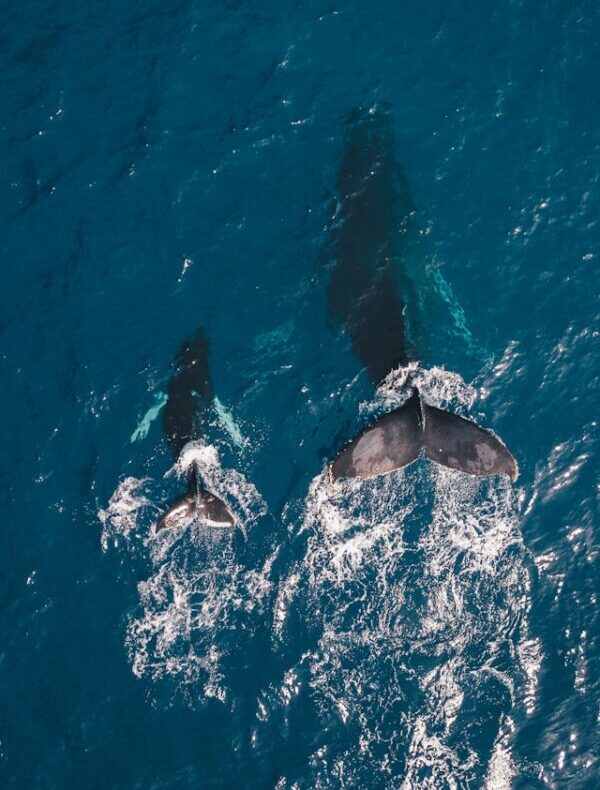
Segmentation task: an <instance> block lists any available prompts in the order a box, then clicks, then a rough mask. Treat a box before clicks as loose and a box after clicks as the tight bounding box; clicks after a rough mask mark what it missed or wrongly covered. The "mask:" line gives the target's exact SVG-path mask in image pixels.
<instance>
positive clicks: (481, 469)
mask: <svg viewBox="0 0 600 790" xmlns="http://www.w3.org/2000/svg"><path fill="white" fill-rule="evenodd" d="M348 122H349V128H348V133H347V137H346V144H345V148H344V153H343V156H342V162H341V166H340V173H339V177H338V183H337V188H338V193H339V200H340V207H339V212H338V221H337V222H336V225H335V228H334V230H333V233H332V244H331V247H332V264H331V274H330V279H329V284H328V288H327V298H328V303H329V309H330V312H331V314H332V316H333V317H334V318H335V319H336V320H337V321H339V322H340V323H341V324H342V325H343V326H344V328H345V331H346V332H347V333H348V335H349V337H350V341H351V344H352V349H353V351H354V353H355V354H356V356H357V357H358V358H359V359H360V360H361V362H362V363H363V365H364V367H365V369H366V371H367V373H368V374H369V377H370V379H371V381H372V383H373V385H374V386H375V387H376V386H377V385H378V384H379V383H380V382H381V381H382V379H384V378H385V376H386V375H387V374H388V373H389V372H390V371H391V370H393V369H394V368H397V367H401V366H405V365H407V364H408V363H409V362H410V361H412V360H415V359H416V355H415V350H414V349H411V348H410V344H409V343H408V342H407V331H406V326H405V314H406V303H405V301H404V299H403V298H402V294H401V293H400V292H399V290H398V287H397V277H396V274H395V271H394V262H395V260H396V258H397V256H398V254H401V252H402V244H403V239H405V237H406V234H407V233H408V228H409V225H410V220H411V217H412V214H413V213H414V209H413V206H412V202H411V200H410V197H409V194H408V189H407V185H406V182H405V180H404V176H403V174H402V172H401V171H400V169H399V167H398V165H397V163H396V161H395V156H394V137H393V129H392V123H391V119H390V117H389V115H387V114H386V113H385V112H382V111H378V110H369V111H363V110H361V109H357V110H355V111H353V112H352V113H351V115H350V116H349V119H348ZM403 285H404V283H403ZM409 288H410V285H409V284H407V285H406V288H405V290H406V292H407V294H409V290H408V289H409ZM422 454H425V455H426V456H427V457H428V458H429V459H430V460H432V461H435V462H436V463H439V464H442V465H443V466H447V467H450V468H451V469H457V470H460V471H462V472H466V473H468V474H471V475H479V476H488V475H496V474H502V475H508V476H509V477H510V478H512V479H513V480H514V479H516V477H517V474H518V467H517V463H516V461H515V459H514V458H513V456H512V455H511V453H510V452H509V451H508V449H507V448H506V447H505V446H504V444H503V443H502V442H501V441H500V439H498V437H496V436H495V435H494V434H493V433H491V432H490V431H487V430H484V429H483V428H480V427H479V426H478V425H476V424H475V423H474V422H472V421H470V420H466V419H464V418H462V417H459V416H457V415H455V414H452V413H450V412H447V411H442V410H441V409H437V408H435V407H433V406H431V405H429V404H427V403H425V402H424V401H423V399H422V397H421V395H420V393H419V392H418V390H417V388H416V386H414V385H413V392H412V395H411V397H410V398H409V399H408V401H407V402H406V403H405V404H404V405H403V406H401V407H400V408H398V409H395V410H394V411H392V412H389V413H388V414H385V415H384V416H383V417H380V418H379V419H378V420H377V421H376V422H375V423H373V424H372V425H370V426H368V427H367V428H365V429H364V430H363V431H361V432H360V433H359V434H358V436H356V437H355V438H354V439H352V440H351V441H350V442H349V443H348V444H347V445H346V447H344V448H343V449H342V451H341V452H340V453H338V455H337V456H336V457H335V458H334V459H333V461H332V462H331V463H330V464H329V466H328V477H329V479H330V480H335V479H337V478H341V477H360V478H369V477H374V476H376V475H380V474H386V473H388V472H392V471H393V470H395V469H399V468H401V467H403V466H406V465H407V464H409V463H412V462H413V461H415V460H416V459H417V458H419V457H420V456H421V455H422Z"/></svg>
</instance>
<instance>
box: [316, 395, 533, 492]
mask: <svg viewBox="0 0 600 790" xmlns="http://www.w3.org/2000/svg"><path fill="white" fill-rule="evenodd" d="M423 452H424V453H425V455H426V456H427V458H429V459H430V460H431V461H435V462H436V463H438V464H441V465H442V466H447V467H449V468H450V469H457V470H459V471H461V472H466V473H467V474H470V475H478V476H481V477H487V476H490V475H507V476H508V477H510V478H511V479H512V480H516V478H517V475H518V473H519V470H518V466H517V462H516V461H515V459H514V458H513V456H512V455H511V453H510V452H509V451H508V449H507V448H506V447H505V446H504V444H503V443H502V442H501V441H500V439H498V437H497V436H495V435H494V434H493V433H491V432H490V431H487V430H485V429H483V428H480V427H479V426H478V425H476V424H475V423H474V422H471V421H470V420H466V419H464V418H463V417H459V416H457V415H456V414H451V413H450V412H447V411H443V410H442V409H436V408H435V407H434V406H429V405H428V404H427V403H424V402H423V401H422V400H421V397H420V396H419V393H418V392H417V390H415V391H414V392H413V394H412V395H411V397H410V398H409V399H408V401H407V402H406V403H405V404H404V405H403V406H401V407H400V408H399V409H395V410H394V411H392V412H389V413H388V414H384V415H383V417H380V418H379V419H378V420H376V422H375V423H373V424H372V425H370V426H369V427H368V428H366V429H364V430H363V431H361V433H359V434H358V436H356V437H355V438H354V439H352V441H350V442H349V444H347V445H346V447H345V448H344V449H343V450H342V451H341V452H340V453H339V454H338V455H337V456H336V457H335V458H334V459H333V461H332V462H331V464H330V465H329V468H328V473H329V478H330V480H337V479H338V478H340V477H360V478H363V479H366V478H369V477H375V476H377V475H382V474H386V473H388V472H393V471H394V470H395V469H400V468H401V467H403V466H407V465H408V464H410V463H412V462H413V461H415V460H416V459H417V458H418V457H419V456H420V455H421V454H422V453H423Z"/></svg>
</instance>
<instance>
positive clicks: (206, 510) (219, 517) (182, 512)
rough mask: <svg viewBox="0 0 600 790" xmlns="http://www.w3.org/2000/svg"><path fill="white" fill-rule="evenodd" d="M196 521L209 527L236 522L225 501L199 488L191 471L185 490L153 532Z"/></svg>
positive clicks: (184, 525) (196, 479) (224, 525)
mask: <svg viewBox="0 0 600 790" xmlns="http://www.w3.org/2000/svg"><path fill="white" fill-rule="evenodd" d="M196 521H197V522H199V523H203V524H207V525H209V526H211V527H234V526H235V524H236V520H235V516H234V515H233V514H232V513H231V511H230V510H229V508H228V507H227V505H226V504H225V502H223V500H222V499H219V497H218V496H216V495H215V494H211V492H210V491H207V490H206V489H205V488H200V487H199V485H198V477H197V474H196V472H193V473H192V474H191V475H190V478H189V485H188V489H187V491H186V492H185V494H184V495H183V496H180V497H179V498H178V499H176V500H175V501H174V502H173V504H172V505H171V507H170V508H169V509H168V510H167V512H166V513H164V515H163V516H162V517H161V518H160V519H159V521H158V523H157V525H156V529H155V534H156V533H158V532H160V531H161V530H163V529H172V528H174V527H187V526H189V525H190V524H192V523H194V522H196Z"/></svg>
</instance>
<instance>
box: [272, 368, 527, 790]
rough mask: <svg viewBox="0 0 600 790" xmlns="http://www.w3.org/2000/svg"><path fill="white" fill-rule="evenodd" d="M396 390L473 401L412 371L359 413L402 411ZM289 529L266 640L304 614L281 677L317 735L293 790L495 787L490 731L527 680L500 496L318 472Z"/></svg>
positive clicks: (514, 537)
mask: <svg viewBox="0 0 600 790" xmlns="http://www.w3.org/2000/svg"><path fill="white" fill-rule="evenodd" d="M409 378H412V381H413V382H415V383H416V382H417V381H418V382H419V383H418V387H419V389H420V391H422V392H423V394H424V395H425V397H427V399H428V401H429V402H431V403H432V404H433V405H438V406H442V407H447V406H448V405H452V406H454V407H457V406H459V407H461V408H462V409H464V410H466V409H468V408H469V407H470V406H471V405H472V403H473V401H474V399H475V396H476V391H475V390H474V389H473V388H471V387H469V386H468V385H467V384H465V383H464V382H463V381H462V380H461V379H460V377H458V376H455V375H454V374H448V373H446V372H445V371H443V370H441V369H439V368H435V369H432V370H429V371H421V370H419V369H418V368H417V367H416V366H415V367H414V368H412V369H411V370H410V371H396V372H394V373H392V374H391V375H390V376H389V377H388V379H386V381H385V382H384V384H383V385H382V387H381V388H380V390H379V391H378V393H377V395H376V398H375V401H374V402H373V404H370V405H369V408H372V409H373V410H378V409H380V408H381V404H382V401H385V403H386V404H387V405H388V406H389V405H390V403H394V402H396V403H397V402H402V398H403V397H405V389H406V387H407V383H408V380H409ZM395 398H396V399H397V400H396V401H394V399H395ZM294 516H295V514H294V513H293V512H292V511H290V513H289V514H288V518H289V519H290V520H291V519H293V518H294ZM289 530H290V532H291V533H292V534H295V535H296V540H297V541H298V544H299V545H301V547H302V551H303V553H302V559H300V560H298V561H296V562H294V563H292V565H291V567H290V568H289V569H288V573H287V574H286V575H284V576H283V578H282V579H281V580H280V582H279V587H278V592H277V596H276V599H275V600H276V605H275V610H274V618H273V637H274V639H275V643H276V644H279V643H281V642H282V641H285V640H286V638H288V637H289V635H290V634H291V633H293V632H294V630H295V629H296V628H297V623H298V621H299V619H300V618H301V617H302V615H303V613H306V612H309V613H310V623H311V624H310V634H311V638H312V647H311V649H310V651H309V652H308V653H305V654H304V655H303V656H302V658H301V659H300V660H299V661H298V662H297V663H296V664H295V665H294V666H292V667H290V668H288V670H287V673H286V674H285V675H284V679H283V683H285V682H286V680H285V678H286V677H287V678H289V677H290V673H292V674H293V676H294V677H295V678H297V681H296V683H295V686H294V688H295V689H296V691H295V693H296V695H297V696H298V695H304V696H307V697H309V698H310V699H311V700H312V703H313V705H314V706H315V708H316V710H317V718H318V722H317V723H315V729H316V731H317V732H322V733H326V734H322V735H320V736H318V737H316V739H315V740H316V742H317V743H316V748H315V749H314V751H313V752H312V754H311V755H310V757H309V758H308V771H309V773H310V778H309V781H308V782H307V784H308V786H314V787H329V786H332V785H336V786H337V785H338V784H340V786H341V785H343V786H348V787H358V786H368V785H369V783H370V782H371V781H372V778H373V777H374V776H377V777H379V779H378V781H379V782H380V784H381V785H382V786H397V787H402V788H404V790H411V789H412V788H442V787H444V788H445V787H463V786H467V785H469V786H470V785H473V786H476V785H479V786H481V785H482V784H483V783H484V782H485V781H486V777H487V781H488V786H490V785H489V781H491V780H490V779H489V777H494V776H495V777H501V776H503V777H509V775H510V774H511V772H512V771H513V769H514V764H513V759H512V757H511V754H510V744H509V741H508V740H507V739H504V740H502V741H500V740H499V739H500V734H501V729H502V726H503V723H504V722H505V721H506V719H507V716H508V714H509V712H510V711H511V709H512V708H513V707H514V706H521V708H523V707H524V706H526V704H527V696H528V693H530V692H528V691H527V689H528V688H529V689H530V688H531V684H532V677H531V673H532V672H533V673H535V671H536V668H535V667H533V665H532V663H531V662H528V663H527V665H526V666H525V665H524V664H523V662H522V661H521V657H522V655H524V654H523V650H522V649H521V646H522V645H523V644H527V639H528V633H527V614H528V611H529V606H530V580H529V572H528V558H527V552H526V550H525V549H524V546H523V542H522V539H521V534H520V530H519V524H518V519H517V503H516V498H515V494H514V492H513V490H512V488H511V486H510V484H509V483H508V482H507V481H505V480H501V479H497V478H494V479H482V478H473V477H469V476H466V475H463V474H461V473H459V472H455V471H453V470H449V469H445V468H442V467H437V466H435V465H434V464H427V463H426V462H422V463H420V462H417V463H415V464H413V465H411V466H410V467H407V468H405V469H403V470H399V471H397V472H393V473H391V474H389V475H386V476H383V477H379V478H375V479H373V480H369V481H364V482H361V481H358V480H344V481H341V482H338V483H336V484H335V485H334V486H331V485H329V484H328V483H327V481H326V479H325V477H324V476H323V475H320V476H318V477H317V478H316V479H315V480H314V481H313V483H312V485H311V487H310V490H309V494H308V496H307V498H306V502H305V507H304V511H303V513H302V515H301V519H300V523H299V524H298V525H297V526H296V527H294V525H293V524H292V523H290V524H289ZM265 700H268V702H269V705H270V707H269V705H267V704H266V703H265ZM278 702H279V706H280V707H284V708H286V707H289V705H290V704H293V701H291V702H290V701H287V700H286V698H285V694H284V688H283V685H282V686H280V687H279V686H278V685H277V684H273V686H272V687H271V688H270V689H269V693H268V694H266V695H265V699H264V700H262V704H263V711H262V714H261V715H262V718H261V721H262V722H263V726H264V727H268V724H269V720H270V718H271V717H272V718H273V720H275V719H277V715H276V711H277V703H278ZM474 711H477V716H476V717H474V715H473V712H474ZM475 718H476V720H477V721H478V726H477V728H474V727H473V725H472V722H473V720H474V719H475ZM337 731H339V733H340V736H339V737H336V732H337ZM341 733H343V736H342V735H341ZM349 741H350V745H348V742H349ZM506 781H509V780H508V779H506Z"/></svg>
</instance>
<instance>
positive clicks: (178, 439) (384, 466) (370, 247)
mask: <svg viewBox="0 0 600 790" xmlns="http://www.w3.org/2000/svg"><path fill="white" fill-rule="evenodd" d="M337 194H338V201H339V203H338V210H337V212H336V222H335V227H334V228H333V229H332V233H331V257H330V266H329V269H330V277H329V282H328V286H327V298H328V304H329V310H330V313H331V315H332V317H333V318H335V319H336V320H337V321H338V322H339V323H340V324H341V325H342V326H343V328H344V331H345V332H346V333H347V334H348V336H349V338H350V341H351V345H352V349H353V352H354V354H355V355H356V356H357V357H358V359H359V360H360V361H361V362H362V364H363V365H364V367H365V369H366V371H367V373H368V375H369V378H370V380H371V382H372V384H373V386H374V387H377V386H378V385H379V384H380V383H381V382H382V381H383V379H384V378H385V377H386V376H387V375H388V373H390V372H391V371H392V370H394V369H397V368H401V367H404V366H407V365H408V364H409V363H411V362H413V361H416V354H415V350H414V349H411V348H410V346H409V343H408V340H407V332H406V327H405V318H404V316H405V308H406V304H405V300H404V299H403V297H402V295H401V293H400V291H399V289H398V287H397V278H396V277H395V276H394V268H393V267H394V263H395V259H396V244H397V238H398V235H400V236H401V235H402V234H403V233H405V232H406V229H407V224H408V222H409V220H410V215H411V213H412V206H411V205H410V203H409V201H408V200H407V197H406V196H407V190H406V185H405V183H404V179H403V176H402V173H401V171H400V170H399V168H398V166H397V164H396V161H395V157H394V141H393V133H392V125H391V120H390V118H389V116H388V115H387V114H386V113H384V112H381V111H363V110H355V111H354V112H353V113H352V114H351V115H350V116H349V117H348V133H347V136H346V144H345V147H344V153H343V156H342V162H341V166H340V171H339V177H338V183H337ZM399 195H402V196H403V205H402V206H400V207H399V206H398V203H399V200H398V198H399ZM208 355H209V350H208V342H207V340H206V338H205V335H204V333H203V331H202V330H199V331H198V332H197V333H196V335H195V337H194V338H193V339H192V340H188V341H186V342H185V343H184V344H183V345H182V347H181V349H180V352H179V355H178V357H177V359H176V361H175V364H174V368H175V371H174V375H173V377H172V379H171V381H170V383H169V385H168V387H167V400H166V403H165V406H164V410H163V429H164V433H165V436H166V439H167V442H168V443H169V447H170V449H171V452H172V454H173V457H174V459H175V460H176V459H177V458H178V457H179V455H180V454H181V451H182V450H183V448H184V447H185V446H186V444H188V443H189V442H190V441H193V440H195V439H198V438H201V437H202V433H203V427H204V425H205V423H206V420H207V415H208V414H209V413H210V409H211V407H212V403H213V399H214V391H213V386H212V380H211V376H210V367H209V361H208ZM422 455H425V456H426V457H427V458H428V459H430V460H431V461H434V462H435V463H438V464H441V465H443V466H446V467H449V468H451V469H455V470H459V471H461V472H465V473H467V474H469V475H476V476H491V475H506V476H508V477H510V478H511V479H512V480H515V479H516V478H517V475H518V466H517V463H516V461H515V459H514V458H513V456H512V455H511V453H510V452H509V450H508V449H507V448H506V446H505V445H504V444H503V443H502V441H501V440H500V439H499V438H498V437H497V436H496V435H495V434H493V433H492V432H491V431H489V430H486V429H484V428H481V427H480V426H478V425H477V424H476V423H474V422H472V421H471V420H467V419H465V418H463V417H460V416H458V415H456V414H452V413H451V412H448V411H444V410H442V409H439V408H436V407H434V406H432V405H430V404H428V403H426V402H425V400H424V399H423V397H422V396H421V394H420V392H419V391H418V388H417V387H416V386H412V392H411V394H410V396H409V398H408V399H407V401H406V402H405V403H404V404H403V405H402V406H400V407H399V408H397V409H394V410H393V411H390V412H388V413H387V414H384V415H383V416H381V417H380V418H379V419H377V420H376V421H375V422H374V423H372V424H370V425H368V426H367V427H366V428H364V429H363V430H362V431H361V432H360V433H359V434H358V435H357V436H356V437H354V438H353V439H352V440H351V441H350V442H348V444H346V446H345V447H344V448H343V449H342V450H341V451H340V452H339V453H338V454H337V455H336V456H335V457H334V458H333V460H332V461H331V462H330V463H329V464H328V466H327V478H328V480H329V481H330V482H331V483H332V484H333V483H335V481H336V480H338V479H340V478H346V477H357V478H362V479H367V478H371V477H375V476H377V475H382V474H387V473H389V472H393V471H394V470H397V469H400V468H402V467H404V466H407V465H408V464H410V463H412V462H413V461H416V460H417V459H418V458H419V457H421V456H422ZM193 521H201V522H204V523H207V524H209V525H213V526H219V527H233V526H235V524H236V519H235V517H234V515H233V514H232V513H231V510H230V509H229V507H228V506H227V505H226V504H225V502H223V501H222V500H221V499H220V498H219V497H217V496H216V495H215V494H213V493H211V492H210V491H208V490H207V489H205V488H203V487H202V486H201V482H200V480H199V473H198V470H197V468H196V467H195V466H194V465H192V467H191V469H190V471H189V472H188V481H187V490H186V491H185V493H184V494H183V495H182V496H180V497H179V498H178V499H176V500H175V502H173V503H172V505H171V506H170V507H169V508H168V510H167V511H166V513H165V514H164V515H163V516H162V517H161V519H160V520H159V521H158V524H157V526H156V532H160V531H161V530H163V529H165V528H169V527H175V526H183V525H187V524H189V523H191V522H193Z"/></svg>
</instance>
